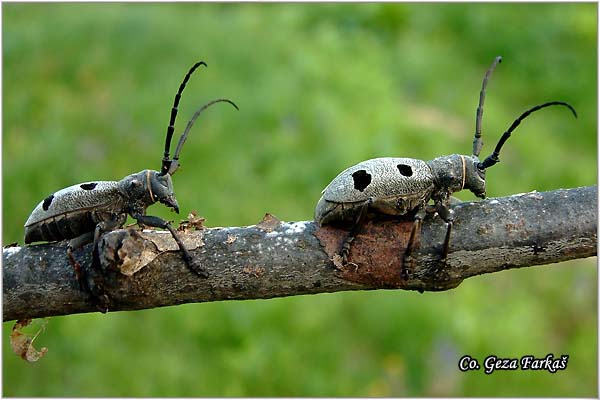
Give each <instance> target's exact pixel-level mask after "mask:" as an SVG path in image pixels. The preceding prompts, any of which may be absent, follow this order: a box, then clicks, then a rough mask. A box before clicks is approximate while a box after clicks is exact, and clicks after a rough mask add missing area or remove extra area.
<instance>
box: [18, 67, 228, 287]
mask: <svg viewBox="0 0 600 400" xmlns="http://www.w3.org/2000/svg"><path fill="white" fill-rule="evenodd" d="M200 66H204V67H206V66H207V65H206V63H204V62H203V61H200V62H197V63H195V64H194V65H193V66H192V67H191V68H190V70H189V71H188V73H187V74H186V75H185V77H184V79H183V82H182V83H181V85H180V86H179V90H178V91H177V94H176V95H175V100H174V102H173V107H172V109H171V116H170V120H169V125H168V127H167V134H166V141H165V152H164V156H163V159H162V166H161V170H160V172H159V171H153V170H143V171H141V172H137V173H135V174H131V175H128V176H126V177H125V178H123V179H121V180H120V181H118V182H115V181H93V182H86V183H82V184H77V185H73V186H70V187H68V188H65V189H62V190H59V191H58V192H55V193H53V194H51V195H50V196H48V197H46V198H45V199H44V200H42V201H41V202H40V203H39V204H38V205H37V206H36V207H35V209H34V210H33V212H32V213H31V215H30V216H29V218H28V219H27V222H25V243H27V244H28V243H32V242H38V241H46V242H51V241H60V240H64V239H68V240H69V243H68V246H67V255H68V257H69V261H70V262H71V264H72V265H73V267H74V268H75V272H76V275H77V278H78V280H79V283H80V285H81V287H82V289H87V290H88V291H90V290H91V289H90V286H89V282H87V280H86V279H84V277H83V276H82V270H81V267H80V265H79V264H78V263H77V261H76V260H75V258H74V256H73V251H74V250H76V249H77V248H80V247H82V246H84V245H85V244H87V243H89V242H93V252H94V254H95V252H97V246H98V242H99V240H100V237H101V235H102V234H103V233H104V232H106V231H110V230H113V229H117V228H120V227H122V226H123V225H124V224H125V221H126V219H127V215H130V216H131V217H133V218H134V219H135V220H136V221H137V223H138V224H139V225H142V226H143V225H145V226H149V227H155V228H161V229H167V230H169V232H170V233H171V235H172V236H173V239H175V242H177V245H178V246H179V249H180V250H181V254H182V256H183V259H184V260H185V262H186V264H187V265H188V267H189V268H190V269H191V270H192V271H193V272H195V273H196V274H198V275H199V276H201V277H204V278H206V277H208V273H207V271H206V269H205V268H204V267H203V266H202V265H200V264H199V263H197V262H196V261H195V260H194V259H193V258H192V256H191V254H190V252H189V251H188V249H186V247H185V246H184V244H183V242H182V241H181V238H180V237H179V235H178V234H177V232H176V231H175V229H173V227H172V226H171V224H170V223H169V222H167V221H165V220H163V219H162V218H159V217H155V216H149V215H146V208H148V207H149V206H151V205H152V204H154V203H156V202H160V203H162V204H164V205H166V206H167V207H170V208H171V209H172V210H174V211H175V212H176V213H179V205H178V203H177V200H176V198H175V193H174V191H173V182H172V180H171V176H172V175H173V174H174V173H175V172H176V171H177V169H178V168H179V154H180V152H181V149H182V147H183V144H184V143H185V140H186V138H187V135H188V133H189V131H190V129H191V128H192V126H193V124H194V122H195V121H196V119H197V118H198V116H199V115H200V114H201V113H202V111H204V110H205V109H206V108H208V107H210V106H211V105H213V104H215V103H219V102H226V103H229V104H231V105H232V106H233V107H235V108H236V109H238V107H237V105H236V104H234V103H233V102H232V101H231V100H228V99H217V100H213V101H211V102H209V103H207V104H205V105H204V106H202V107H201V108H200V109H199V110H197V111H196V112H195V113H194V115H193V116H192V118H191V119H190V121H189V122H188V124H187V126H186V128H185V130H184V132H183V134H182V135H181V138H180V139H179V143H178V144H177V148H176V150H175V154H174V155H173V158H170V156H169V153H170V147H171V139H172V137H173V133H174V130H175V128H174V124H175V120H176V117H177V111H178V106H179V100H180V98H181V94H182V93H183V90H184V89H185V86H186V84H187V82H188V80H189V79H190V77H191V75H192V74H193V73H194V71H195V70H196V69H197V68H198V67H200ZM95 258H96V257H93V258H92V260H93V262H94V260H95Z"/></svg>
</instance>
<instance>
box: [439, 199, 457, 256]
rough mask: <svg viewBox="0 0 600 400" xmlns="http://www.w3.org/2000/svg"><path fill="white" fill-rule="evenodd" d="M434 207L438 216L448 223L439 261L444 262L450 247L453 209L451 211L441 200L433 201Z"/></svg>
mask: <svg viewBox="0 0 600 400" xmlns="http://www.w3.org/2000/svg"><path fill="white" fill-rule="evenodd" d="M435 208H436V211H437V213H438V215H439V216H440V218H442V219H443V220H444V221H445V222H446V224H447V225H448V229H447V230H446V237H445V238H444V247H443V249H442V257H441V261H442V262H444V263H445V262H446V258H447V257H448V249H449V247H450V233H451V232H452V225H453V224H454V211H452V210H451V209H450V208H449V207H448V205H447V204H446V203H444V202H443V201H437V202H436V203H435Z"/></svg>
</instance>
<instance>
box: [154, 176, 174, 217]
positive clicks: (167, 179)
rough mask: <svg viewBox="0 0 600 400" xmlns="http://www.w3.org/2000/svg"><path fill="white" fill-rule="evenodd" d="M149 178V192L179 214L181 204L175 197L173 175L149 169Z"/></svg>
mask: <svg viewBox="0 0 600 400" xmlns="http://www.w3.org/2000/svg"><path fill="white" fill-rule="evenodd" d="M148 174H149V176H150V178H149V182H150V184H149V192H150V195H151V196H152V197H154V200H158V201H160V202H161V203H162V204H164V205H166V206H167V207H170V208H172V209H173V210H174V211H175V212H176V213H177V214H179V204H177V199H176V198H175V193H174V192H173V181H172V180H171V175H169V174H164V175H161V174H160V173H159V172H158V171H148Z"/></svg>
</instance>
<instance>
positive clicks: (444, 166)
mask: <svg viewBox="0 0 600 400" xmlns="http://www.w3.org/2000/svg"><path fill="white" fill-rule="evenodd" d="M501 61H502V58H501V57H496V59H494V62H493V63H492V65H491V66H490V68H489V69H488V70H487V72H486V74H485V76H484V78H483V84H482V87H481V92H480V95H479V105H478V107H477V113H476V120H475V139H474V141H473V155H471V156H468V155H460V154H453V155H449V156H442V157H437V158H434V159H433V160H430V161H422V160H416V159H413V158H392V157H389V158H375V159H371V160H367V161H363V162H361V163H359V164H356V165H354V166H352V167H350V168H348V169H346V170H344V171H342V172H341V173H340V174H339V175H338V176H337V177H336V178H335V179H334V180H333V181H332V182H331V183H330V184H329V185H328V186H327V187H326V188H325V189H324V190H323V192H322V196H321V198H320V199H319V202H318V203H317V206H316V209H315V221H316V222H317V223H318V224H319V225H320V226H323V225H342V224H345V225H350V226H351V227H352V228H351V230H350V232H349V234H348V236H347V237H346V239H345V240H344V242H343V245H342V248H341V250H340V255H341V257H342V260H343V263H344V264H345V263H346V262H347V256H348V254H349V252H350V246H351V243H352V241H353V240H354V237H355V236H356V234H357V233H358V229H359V228H360V225H361V223H362V222H363V221H364V220H365V218H366V216H367V214H368V212H373V213H375V214H379V215H388V216H407V217H410V216H413V215H414V223H413V227H412V230H411V236H410V239H409V242H408V244H407V250H406V252H405V254H404V261H405V263H404V265H406V264H407V261H408V259H409V258H410V256H411V252H412V251H413V247H414V245H413V244H414V241H415V235H416V233H417V232H418V231H420V223H421V219H422V218H423V215H424V211H426V210H427V209H428V208H429V209H430V210H431V211H435V212H437V213H438V215H439V216H440V217H441V218H442V219H443V220H444V221H445V222H446V223H447V226H448V228H447V231H446V237H445V240H444V244H443V250H442V256H441V259H442V260H445V259H446V257H447V255H448V246H449V241H450V232H451V231H452V222H453V220H454V217H453V212H452V210H451V209H450V208H449V205H450V196H451V194H452V193H454V192H458V191H460V190H463V189H469V190H470V191H471V192H473V193H474V194H475V195H476V196H477V197H480V198H485V170H486V169H487V168H489V167H491V166H493V165H494V164H496V163H497V162H499V158H498V156H499V153H500V150H501V148H502V146H503V145H504V143H505V142H506V140H507V139H508V138H509V137H510V135H511V133H512V132H513V131H514V130H515V128H516V127H517V126H518V125H519V124H520V123H521V121H523V119H525V118H526V117H527V116H528V115H530V114H531V113H533V112H535V111H537V110H540V109H542V108H545V107H548V106H553V105H560V106H565V107H567V108H568V109H569V110H571V112H572V113H573V115H575V117H577V114H576V112H575V109H573V107H571V106H570V105H569V104H567V103H565V102H561V101H552V102H548V103H544V104H540V105H537V106H535V107H532V108H530V109H529V110H527V111H525V112H524V113H523V114H521V115H520V116H519V117H518V118H517V119H516V120H515V121H514V122H513V123H512V125H511V126H510V127H509V128H508V130H507V131H506V132H504V134H503V135H502V137H501V138H500V141H499V142H498V144H497V145H496V148H495V150H494V152H493V153H492V154H491V155H490V156H489V157H487V158H486V159H485V160H484V161H483V162H481V161H479V153H480V151H481V148H482V146H483V141H482V139H481V119H482V116H483V103H484V99H485V89H486V85H487V81H488V78H489V77H490V75H491V73H492V72H493V70H494V69H495V67H496V65H497V64H498V63H499V62H501ZM430 200H433V202H434V207H428V203H429V201H430ZM402 275H404V278H406V277H407V271H406V269H405V268H403V271H402Z"/></svg>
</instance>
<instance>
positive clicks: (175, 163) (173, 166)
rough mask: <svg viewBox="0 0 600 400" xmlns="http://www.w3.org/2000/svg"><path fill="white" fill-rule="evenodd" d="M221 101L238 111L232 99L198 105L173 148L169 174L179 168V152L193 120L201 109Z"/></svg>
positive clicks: (194, 120) (192, 124)
mask: <svg viewBox="0 0 600 400" xmlns="http://www.w3.org/2000/svg"><path fill="white" fill-rule="evenodd" d="M222 102H225V103H229V104H231V105H232V106H233V107H235V109H236V110H238V111H239V108H238V106H237V105H236V104H235V103H234V102H233V101H231V100H228V99H216V100H213V101H210V102H208V103H206V104H205V105H203V106H202V107H200V109H199V110H198V111H196V112H195V113H194V115H193V116H192V118H191V119H190V120H189V122H188V123H187V126H186V127H185V131H183V134H182V135H181V138H180V139H179V143H177V148H176V149H175V154H174V155H173V160H171V162H170V166H169V168H168V174H169V175H173V174H174V173H175V171H177V169H178V168H179V153H181V149H182V148H183V144H184V143H185V141H186V139H187V136H188V133H189V131H190V129H192V126H194V122H196V119H197V118H198V117H199V116H200V114H201V113H202V111H204V110H206V109H207V108H208V107H210V106H212V105H213V104H216V103H222Z"/></svg>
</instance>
